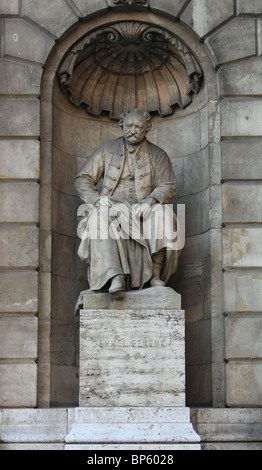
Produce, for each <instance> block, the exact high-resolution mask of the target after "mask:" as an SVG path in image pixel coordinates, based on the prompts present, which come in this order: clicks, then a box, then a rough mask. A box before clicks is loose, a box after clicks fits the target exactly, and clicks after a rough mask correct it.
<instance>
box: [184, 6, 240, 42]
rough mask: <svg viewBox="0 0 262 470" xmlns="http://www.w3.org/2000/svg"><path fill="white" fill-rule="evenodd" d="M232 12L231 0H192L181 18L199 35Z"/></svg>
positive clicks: (221, 21)
mask: <svg viewBox="0 0 262 470" xmlns="http://www.w3.org/2000/svg"><path fill="white" fill-rule="evenodd" d="M233 14H234V5H233V1H232V0H220V2H219V7H218V4H217V2H214V1H211V2H210V0H192V1H191V2H190V3H189V6H188V7H187V8H186V10H185V11H184V13H183V14H182V16H181V20H182V21H183V22H184V23H186V24H187V25H188V26H190V28H192V29H193V30H194V31H195V32H196V33H197V34H198V35H199V36H200V37H203V36H205V35H206V34H208V33H209V32H210V31H212V30H213V29H214V28H215V27H216V26H218V25H219V24H221V23H223V22H224V21H225V20H227V19H228V18H230V17H231V16H232V15H233Z"/></svg>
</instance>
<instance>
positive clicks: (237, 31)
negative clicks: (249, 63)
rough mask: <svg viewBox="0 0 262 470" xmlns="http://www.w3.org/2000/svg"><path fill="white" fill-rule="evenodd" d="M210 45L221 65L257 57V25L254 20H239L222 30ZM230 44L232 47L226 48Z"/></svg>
mask: <svg viewBox="0 0 262 470" xmlns="http://www.w3.org/2000/svg"><path fill="white" fill-rule="evenodd" d="M209 44H210V46H211V47H212V49H213V51H214V55H215V58H216V60H217V62H218V63H219V64H223V63H225V62H230V61H231V60H236V59H241V58H244V57H250V56H254V55H256V24H255V21H254V20H253V19H237V20H233V21H232V22H230V23H229V24H227V25H226V26H225V27H224V28H222V29H220V30H219V31H218V32H217V33H215V34H214V35H213V36H212V37H211V38H210V39H209ZM225 44H230V47H225Z"/></svg>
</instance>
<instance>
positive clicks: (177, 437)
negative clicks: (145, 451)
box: [66, 406, 199, 450]
mask: <svg viewBox="0 0 262 470" xmlns="http://www.w3.org/2000/svg"><path fill="white" fill-rule="evenodd" d="M71 411H73V412H74V410H71ZM69 429H70V432H69V434H68V435H67V436H66V442H67V443H79V444H80V443H83V444H86V443H92V444H98V443H99V444H100V445H101V444H102V443H103V444H104V445H106V448H107V446H108V444H111V445H112V444H115V445H117V444H118V445H120V444H123V443H129V444H130V445H131V444H133V443H135V442H136V443H139V444H141V445H142V446H143V445H144V444H146V443H147V444H151V443H153V442H154V443H157V444H158V445H159V443H163V444H166V443H167V442H169V443H171V445H172V444H174V443H181V444H185V443H191V444H195V445H196V444H197V443H198V442H199V436H197V434H196V433H195V432H194V431H193V428H192V425H191V423H190V419H189V409H188V408H180V407H164V406H163V407H134V408H125V407H108V408H105V407H100V408H92V407H91V408H88V410H87V409H84V408H79V409H78V410H76V413H75V415H74V414H73V413H72V412H71V413H70V412H69ZM89 448H90V447H89ZM160 448H162V446H161V447H160ZM198 449H199V447H198ZM178 450H179V447H178Z"/></svg>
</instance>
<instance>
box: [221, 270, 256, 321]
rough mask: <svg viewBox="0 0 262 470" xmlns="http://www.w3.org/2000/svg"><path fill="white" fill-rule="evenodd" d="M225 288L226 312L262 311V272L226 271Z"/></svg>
mask: <svg viewBox="0 0 262 470" xmlns="http://www.w3.org/2000/svg"><path fill="white" fill-rule="evenodd" d="M224 289H225V311H226V312H261V310H262V309H261V305H262V274H261V273H260V272H225V273H224ZM254 293H255V295H254Z"/></svg>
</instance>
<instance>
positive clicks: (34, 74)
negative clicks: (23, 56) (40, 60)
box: [0, 59, 42, 95]
mask: <svg viewBox="0 0 262 470" xmlns="http://www.w3.org/2000/svg"><path fill="white" fill-rule="evenodd" d="M41 75H42V69H41V68H40V67H36V66H33V65H28V64H20V63H16V62H12V61H10V60H6V59H1V60H0V94H1V95H39V94H40V81H41Z"/></svg>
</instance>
